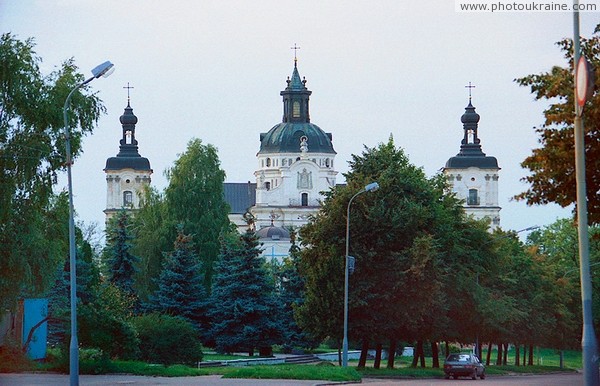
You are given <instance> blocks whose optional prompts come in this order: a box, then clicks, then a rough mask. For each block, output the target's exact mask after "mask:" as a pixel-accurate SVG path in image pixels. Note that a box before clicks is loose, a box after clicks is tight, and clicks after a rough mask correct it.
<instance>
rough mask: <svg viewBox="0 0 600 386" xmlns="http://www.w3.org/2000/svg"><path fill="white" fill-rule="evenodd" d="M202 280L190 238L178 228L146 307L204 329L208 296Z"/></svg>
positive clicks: (198, 261)
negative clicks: (171, 249)
mask: <svg viewBox="0 0 600 386" xmlns="http://www.w3.org/2000/svg"><path fill="white" fill-rule="evenodd" d="M203 280H204V277H203V275H202V273H201V270H200V260H199V258H198V255H197V254H196V252H195V250H194V246H193V243H192V238H191V236H189V235H186V234H184V233H183V229H182V227H181V226H178V228H177V238H176V239H175V244H174V250H173V252H172V253H170V254H168V255H166V256H165V259H164V262H163V270H162V272H161V274H160V277H159V278H158V280H157V285H158V289H157V290H156V291H155V292H154V294H153V295H151V296H150V298H149V301H148V304H147V308H148V309H149V310H151V311H158V312H161V313H165V314H169V315H173V316H181V317H183V318H185V319H187V320H189V321H190V322H192V323H193V324H194V325H196V326H197V327H198V328H199V329H203V328H204V327H205V323H206V317H205V311H206V297H207V296H206V289H205V288H204V284H203Z"/></svg>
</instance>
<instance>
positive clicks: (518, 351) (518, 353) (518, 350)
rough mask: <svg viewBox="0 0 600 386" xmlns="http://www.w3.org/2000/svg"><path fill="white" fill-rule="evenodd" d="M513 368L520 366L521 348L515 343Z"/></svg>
mask: <svg viewBox="0 0 600 386" xmlns="http://www.w3.org/2000/svg"><path fill="white" fill-rule="evenodd" d="M515 366H521V346H519V344H518V343H515Z"/></svg>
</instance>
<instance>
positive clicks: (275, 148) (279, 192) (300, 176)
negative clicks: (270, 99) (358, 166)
mask: <svg viewBox="0 0 600 386" xmlns="http://www.w3.org/2000/svg"><path fill="white" fill-rule="evenodd" d="M311 94H312V92H311V91H309V90H308V89H307V88H306V79H301V78H300V74H299V72H298V61H297V59H294V69H293V71H292V77H291V79H290V78H289V77H288V79H287V87H286V88H285V90H283V91H281V93H280V95H281V96H282V97H283V119H282V122H281V123H279V124H277V125H275V126H274V127H273V128H271V130H269V131H268V132H266V133H261V134H260V150H259V151H258V153H257V155H256V156H257V160H258V169H257V170H256V171H255V172H254V176H255V177H256V203H255V205H254V207H253V208H252V210H251V212H252V214H253V216H254V218H255V219H256V221H255V224H256V227H257V230H259V229H260V228H261V227H265V226H270V225H273V224H274V225H277V226H280V227H287V226H295V227H298V226H301V225H304V224H306V222H307V220H308V217H309V216H310V215H311V214H314V213H316V212H317V211H318V210H319V207H320V200H321V198H322V197H321V195H320V192H322V191H326V190H329V189H330V188H332V187H334V186H335V178H336V175H337V171H335V169H334V159H335V155H336V152H335V150H334V149H333V143H332V142H331V140H332V136H331V133H325V132H324V131H323V130H321V128H320V127H319V126H317V125H315V124H313V123H311V122H310V113H309V107H310V106H309V98H310V95H311Z"/></svg>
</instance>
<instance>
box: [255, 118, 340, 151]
mask: <svg viewBox="0 0 600 386" xmlns="http://www.w3.org/2000/svg"><path fill="white" fill-rule="evenodd" d="M302 137H306V139H307V141H306V142H307V147H308V153H331V154H336V152H335V150H333V143H331V133H325V132H324V131H323V130H321V128H320V127H319V126H317V125H315V124H312V123H309V122H302V123H295V122H283V123H280V124H278V125H275V126H274V127H273V128H272V129H271V130H269V132H267V133H262V134H261V135H260V151H259V152H258V154H264V153H300V142H301V139H302Z"/></svg>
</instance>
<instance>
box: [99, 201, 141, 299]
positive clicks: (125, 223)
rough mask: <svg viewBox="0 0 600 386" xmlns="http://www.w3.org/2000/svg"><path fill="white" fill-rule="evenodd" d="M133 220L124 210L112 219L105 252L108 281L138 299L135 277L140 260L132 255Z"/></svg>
mask: <svg viewBox="0 0 600 386" xmlns="http://www.w3.org/2000/svg"><path fill="white" fill-rule="evenodd" d="M130 222H131V218H130V216H129V214H128V213H127V211H125V210H122V211H119V212H118V213H117V215H116V216H115V217H114V218H113V219H111V221H110V223H109V224H108V226H107V230H106V234H107V240H106V241H107V243H106V247H105V251H104V255H105V257H104V258H105V260H107V263H108V264H107V265H108V280H109V281H110V282H111V283H113V284H114V285H116V286H117V287H118V288H119V289H120V290H121V292H123V293H124V294H126V295H127V296H130V297H132V298H136V297H137V295H136V291H135V288H134V277H135V274H136V272H137V264H138V262H139V258H138V257H137V256H135V255H133V254H132V251H131V249H132V244H131V241H132V239H133V235H132V234H131V230H130Z"/></svg>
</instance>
